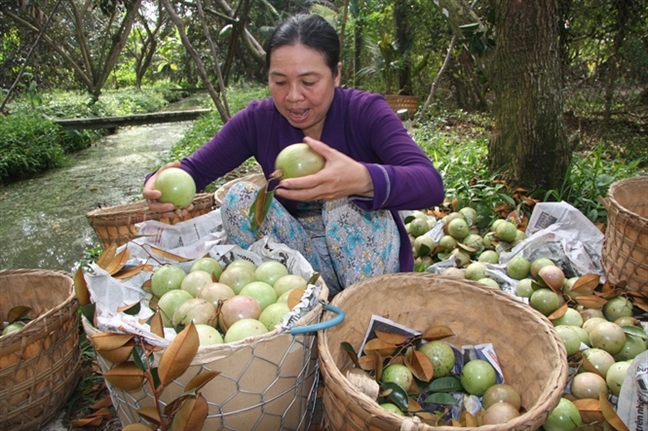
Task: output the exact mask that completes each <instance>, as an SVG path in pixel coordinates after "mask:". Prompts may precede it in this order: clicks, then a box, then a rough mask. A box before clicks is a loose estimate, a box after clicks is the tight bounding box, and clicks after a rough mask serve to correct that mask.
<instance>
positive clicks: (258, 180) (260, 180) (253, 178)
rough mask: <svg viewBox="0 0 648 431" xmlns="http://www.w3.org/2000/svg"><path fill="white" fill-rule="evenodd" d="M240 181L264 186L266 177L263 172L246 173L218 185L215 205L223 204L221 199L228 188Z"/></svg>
mask: <svg viewBox="0 0 648 431" xmlns="http://www.w3.org/2000/svg"><path fill="white" fill-rule="evenodd" d="M241 181H248V182H251V183H254V184H256V185H258V186H264V185H265V183H266V178H265V176H264V175H263V174H261V173H259V174H250V175H246V176H244V177H241V178H235V179H233V180H231V181H228V182H226V183H225V184H223V185H222V186H220V188H219V189H218V190H216V194H215V201H216V205H217V206H221V205H222V204H223V200H224V199H225V195H226V194H227V192H228V191H229V189H231V188H232V186H233V185H234V184H236V183H238V182H241Z"/></svg>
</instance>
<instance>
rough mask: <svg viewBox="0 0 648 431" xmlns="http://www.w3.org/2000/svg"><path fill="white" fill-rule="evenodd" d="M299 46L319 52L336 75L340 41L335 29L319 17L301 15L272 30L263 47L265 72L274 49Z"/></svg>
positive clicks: (268, 67) (268, 68)
mask: <svg viewBox="0 0 648 431" xmlns="http://www.w3.org/2000/svg"><path fill="white" fill-rule="evenodd" d="M297 44H301V45H304V46H307V47H309V48H311V49H314V50H316V51H319V52H321V53H322V55H323V56H324V61H325V62H326V65H327V66H328V67H329V69H331V72H333V76H336V75H337V73H338V63H339V62H340V40H339V39H338V35H337V33H336V32H335V29H334V28H333V27H332V26H331V24H329V23H328V22H327V21H326V20H325V19H324V18H322V17H321V16H319V15H315V14H313V15H309V14H306V13H301V14H297V15H294V16H292V17H290V18H288V19H286V20H285V21H283V22H282V23H281V24H279V26H278V27H277V28H276V29H275V30H274V32H273V33H272V35H271V36H270V38H269V39H268V41H267V42H266V45H265V52H266V70H270V55H271V54H272V51H273V50H275V49H276V48H280V47H282V46H286V45H288V46H293V45H297Z"/></svg>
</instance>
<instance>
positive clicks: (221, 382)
mask: <svg viewBox="0 0 648 431" xmlns="http://www.w3.org/2000/svg"><path fill="white" fill-rule="evenodd" d="M317 284H319V285H320V286H321V291H320V295H319V299H320V302H319V303H318V304H317V305H316V306H315V307H314V308H313V309H312V310H310V311H308V312H307V313H306V314H305V315H304V316H303V317H301V318H300V319H299V320H298V321H297V322H296V323H295V326H296V327H302V326H309V325H315V324H316V323H317V322H319V321H320V318H321V316H322V311H323V302H322V301H324V300H326V298H327V297H328V287H327V286H326V284H325V283H324V281H323V280H321V279H320V280H318V281H317ZM83 327H84V329H85V331H86V333H87V334H88V335H89V336H91V337H92V336H93V335H96V334H98V333H99V331H98V330H97V329H96V328H95V327H94V326H92V324H91V323H90V322H89V321H88V320H87V319H85V318H84V319H83ZM315 339H316V333H315V332H306V333H300V334H296V335H293V334H291V333H285V332H280V330H279V329H274V330H273V331H271V332H269V333H267V334H263V335H259V336H255V337H251V338H247V339H245V340H242V341H240V342H236V343H228V344H218V345H213V346H203V347H200V348H199V349H198V353H197V354H196V357H195V358H194V360H193V361H192V362H191V365H190V367H189V368H188V369H187V371H185V373H184V374H182V375H181V376H180V377H178V378H177V379H175V380H174V381H173V383H171V384H170V385H169V386H168V387H166V388H165V390H164V392H163V394H162V395H161V398H160V400H161V401H162V402H163V403H165V404H169V403H170V402H172V401H173V400H174V399H176V398H177V397H179V396H180V395H182V394H183V393H185V386H186V385H187V383H188V382H189V381H190V380H191V379H192V378H193V377H195V376H196V375H197V374H199V373H201V372H209V371H218V372H220V374H219V375H218V376H217V377H216V378H215V379H214V380H212V381H211V382H209V383H208V384H207V385H205V386H204V387H203V388H202V389H201V391H200V393H201V394H202V395H203V396H204V397H205V399H206V400H207V405H208V415H207V418H206V420H205V423H204V425H203V428H202V430H203V431H218V430H246V431H247V430H250V431H252V430H259V431H265V430H280V429H281V430H299V431H307V430H308V429H309V426H310V423H311V421H312V416H313V412H314V409H315V401H316V398H317V388H318V385H319V370H318V365H317V364H318V361H317V343H316V340H315ZM161 353H162V352H160V354H161ZM97 362H98V363H99V367H100V368H101V370H102V371H103V372H107V371H108V370H110V369H112V368H113V367H114V366H115V364H113V363H111V362H109V361H107V360H106V359H104V358H103V357H101V356H100V355H98V356H97ZM107 384H108V386H109V388H110V394H111V397H112V401H113V406H114V407H115V409H116V410H117V413H118V415H119V418H120V420H121V422H122V425H124V426H125V425H127V424H131V423H135V422H139V421H140V416H139V414H138V413H137V412H138V410H139V409H142V408H146V407H152V406H154V405H155V399H154V397H153V395H152V394H151V393H150V389H149V386H148V385H147V384H144V385H143V386H142V388H140V389H136V390H134V391H131V392H128V391H125V390H123V389H119V388H116V387H114V386H112V385H110V383H108V382H107ZM195 431H200V430H195Z"/></svg>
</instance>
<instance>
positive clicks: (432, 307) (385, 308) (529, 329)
mask: <svg viewBox="0 0 648 431" xmlns="http://www.w3.org/2000/svg"><path fill="white" fill-rule="evenodd" d="M331 305H335V306H337V307H339V308H341V309H342V310H344V311H346V312H347V314H346V320H345V321H344V322H343V323H342V324H340V325H338V326H335V327H333V328H330V329H327V330H325V331H323V332H320V333H319V334H318V351H319V359H320V369H321V370H322V376H323V378H324V395H323V402H324V421H325V423H326V425H327V427H328V429H332V430H401V429H408V430H427V431H450V430H455V429H456V428H453V427H448V426H435V427H433V426H429V425H427V424H425V423H422V422H420V421H419V420H418V418H413V417H404V416H398V415H396V414H394V413H391V412H387V411H386V410H384V409H382V408H381V407H380V406H379V405H378V403H377V402H376V401H375V400H373V399H371V398H370V397H368V396H367V395H365V394H364V393H361V392H359V391H357V390H356V389H355V388H354V387H353V386H352V385H351V384H350V382H349V380H348V379H347V378H346V377H345V376H344V375H343V372H342V371H341V370H346V369H348V368H349V367H352V366H353V365H352V363H351V360H350V358H349V356H348V353H347V352H346V351H345V349H343V348H342V346H341V343H342V342H345V341H346V342H349V343H350V344H351V345H352V346H353V347H354V348H355V349H359V348H360V344H361V342H362V340H363V339H364V336H365V333H366V331H367V328H368V326H369V322H370V319H371V316H372V314H376V315H379V316H382V317H385V318H388V319H391V320H393V321H395V322H396V323H399V324H402V325H405V326H408V327H410V328H413V329H416V330H418V331H421V332H424V331H426V330H427V329H429V328H431V327H433V326H438V325H445V326H448V327H449V328H450V329H452V331H453V332H454V334H455V335H453V336H452V337H449V338H445V340H447V341H448V342H450V343H452V344H455V345H457V346H461V345H464V344H481V343H492V344H493V347H494V349H495V352H496V353H497V356H498V359H499V362H500V364H501V367H502V370H503V372H504V381H505V382H506V383H508V384H511V385H512V386H513V387H515V388H516V389H517V390H518V392H519V393H520V396H521V398H522V407H523V408H524V409H525V410H526V412H525V413H524V414H522V415H521V416H519V417H517V418H515V419H512V420H511V421H509V422H507V423H505V424H501V425H484V426H481V427H479V428H462V429H466V430H477V429H478V430H479V431H495V430H497V431H503V430H507V431H512V430H515V431H522V430H536V429H538V428H539V427H540V426H542V424H543V423H544V421H545V420H546V418H547V416H548V415H549V413H550V412H551V411H552V410H553V408H554V407H555V406H556V405H557V404H558V401H559V400H560V397H561V396H562V394H563V391H564V389H565V384H566V381H567V375H568V365H567V353H566V351H565V347H564V343H563V342H562V340H561V339H560V337H559V336H558V335H557V333H556V332H555V330H554V328H553V326H552V324H551V322H550V321H549V320H547V318H545V317H544V316H543V315H541V314H540V313H538V312H537V311H535V310H533V309H532V308H531V307H529V306H528V305H525V304H524V303H522V302H520V301H519V300H517V299H515V298H513V297H511V296H510V295H508V294H506V293H504V292H502V291H499V290H493V289H490V288H487V287H484V286H482V285H480V284H479V283H477V282H473V281H469V280H460V279H455V278H448V277H443V276H439V275H433V274H429V273H400V274H390V275H383V276H379V277H374V278H370V279H366V280H363V281H361V282H358V283H356V284H354V285H352V286H349V287H347V288H346V289H345V290H343V291H342V292H341V293H339V294H338V295H337V296H335V297H334V298H333V300H332V302H331ZM331 317H332V313H330V312H325V313H324V317H323V320H326V319H327V318H331Z"/></svg>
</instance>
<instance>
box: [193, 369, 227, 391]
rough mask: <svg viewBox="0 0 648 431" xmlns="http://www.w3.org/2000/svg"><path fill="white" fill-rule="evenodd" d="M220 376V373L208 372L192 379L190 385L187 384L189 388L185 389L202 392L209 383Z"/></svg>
mask: <svg viewBox="0 0 648 431" xmlns="http://www.w3.org/2000/svg"><path fill="white" fill-rule="evenodd" d="M219 374H220V371H206V372H202V373H200V374H198V375H197V376H196V377H194V378H193V379H191V380H190V381H189V383H187V386H186V387H185V391H193V390H196V391H199V390H201V389H202V388H203V387H204V386H205V385H206V384H207V383H209V382H211V381H212V379H214V377H216V376H218V375H219Z"/></svg>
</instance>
